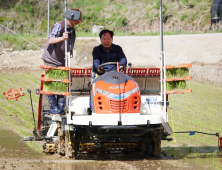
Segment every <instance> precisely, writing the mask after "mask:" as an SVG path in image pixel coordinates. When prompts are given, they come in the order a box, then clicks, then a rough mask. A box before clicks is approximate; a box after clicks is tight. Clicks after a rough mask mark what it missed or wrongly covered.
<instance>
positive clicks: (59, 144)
mask: <svg viewBox="0 0 222 170" xmlns="http://www.w3.org/2000/svg"><path fill="white" fill-rule="evenodd" d="M57 126H58V128H57V131H58V141H57V142H56V147H57V148H58V154H59V155H61V156H64V155H65V135H64V132H63V131H62V129H61V122H58V123H57Z"/></svg>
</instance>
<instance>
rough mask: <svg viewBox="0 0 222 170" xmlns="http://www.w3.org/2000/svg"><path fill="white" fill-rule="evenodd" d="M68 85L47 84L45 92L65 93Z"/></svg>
mask: <svg viewBox="0 0 222 170" xmlns="http://www.w3.org/2000/svg"><path fill="white" fill-rule="evenodd" d="M67 87H68V84H66V83H62V82H45V84H44V87H43V90H44V91H50V92H54V93H65V92H66V91H67Z"/></svg>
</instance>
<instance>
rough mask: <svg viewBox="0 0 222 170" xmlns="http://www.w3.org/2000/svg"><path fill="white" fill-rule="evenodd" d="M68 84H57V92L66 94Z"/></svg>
mask: <svg viewBox="0 0 222 170" xmlns="http://www.w3.org/2000/svg"><path fill="white" fill-rule="evenodd" d="M67 85H68V84H66V83H60V82H57V91H58V92H62V93H64V92H66V91H67V87H68V86H67Z"/></svg>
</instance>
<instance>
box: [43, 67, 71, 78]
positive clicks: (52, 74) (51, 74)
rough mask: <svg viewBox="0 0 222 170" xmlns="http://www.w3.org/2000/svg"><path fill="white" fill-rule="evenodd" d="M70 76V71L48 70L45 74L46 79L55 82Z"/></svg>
mask: <svg viewBox="0 0 222 170" xmlns="http://www.w3.org/2000/svg"><path fill="white" fill-rule="evenodd" d="M68 76H69V71H67V70H53V69H52V70H48V71H47V72H46V74H45V78H48V79H53V80H64V79H67V78H68Z"/></svg>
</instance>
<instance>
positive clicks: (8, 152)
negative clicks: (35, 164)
mask: <svg viewBox="0 0 222 170" xmlns="http://www.w3.org/2000/svg"><path fill="white" fill-rule="evenodd" d="M21 139H22V138H21V137H20V136H19V135H17V134H15V133H13V132H12V131H9V130H0V157H4V158H11V157H13V158H21V157H22V158H30V157H31V158H32V157H33V158H39V157H40V156H41V155H42V154H39V153H36V152H35V151H33V150H31V149H30V148H28V146H27V145H26V143H25V142H20V141H21Z"/></svg>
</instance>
